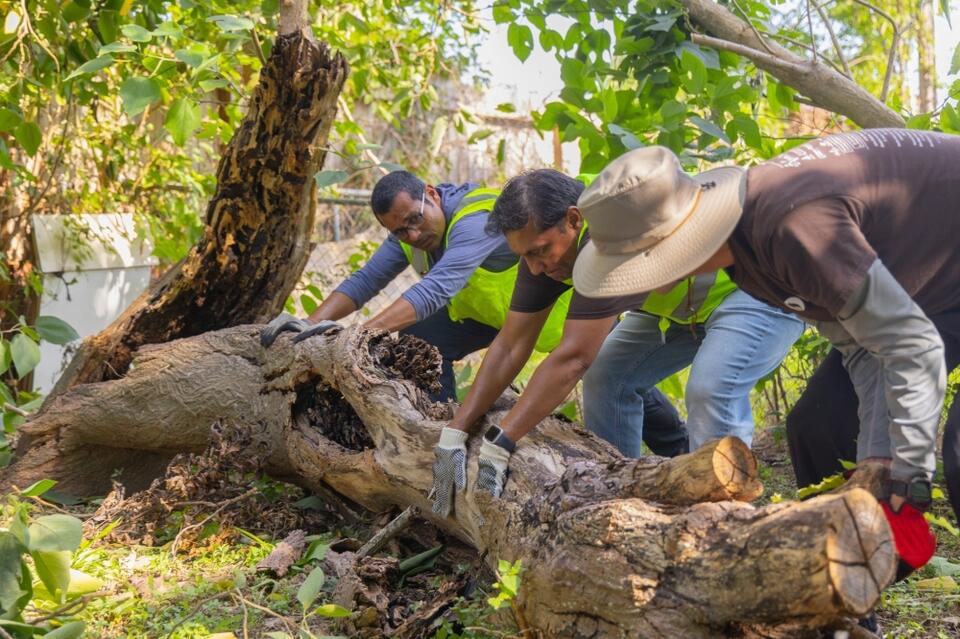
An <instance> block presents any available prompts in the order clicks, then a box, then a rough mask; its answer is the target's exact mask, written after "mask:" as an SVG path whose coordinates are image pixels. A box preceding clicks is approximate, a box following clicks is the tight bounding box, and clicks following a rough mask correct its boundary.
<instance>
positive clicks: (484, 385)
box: [450, 338, 533, 430]
mask: <svg viewBox="0 0 960 639" xmlns="http://www.w3.org/2000/svg"><path fill="white" fill-rule="evenodd" d="M532 351H533V347H532V346H526V345H521V344H509V343H507V340H503V339H499V338H498V339H496V340H494V342H493V344H491V345H490V348H489V349H488V350H487V353H486V355H485V356H484V358H483V363H482V364H480V370H479V371H477V377H476V379H475V380H474V382H473V385H472V386H471V387H470V392H468V393H467V397H466V399H464V401H463V404H462V405H461V406H460V408H458V409H457V412H456V414H454V416H453V419H452V420H451V421H450V428H455V429H457V430H469V428H470V427H471V426H472V425H473V424H475V423H476V422H477V420H478V419H480V418H481V417H482V416H483V414H484V413H486V412H487V410H489V409H490V406H492V405H493V403H494V402H495V401H497V398H498V397H500V395H501V394H502V393H503V391H504V390H506V388H507V386H509V385H510V382H512V381H513V379H514V378H515V377H516V376H517V374H518V373H519V372H520V370H521V369H522V368H523V365H524V364H525V363H526V362H527V360H528V359H529V358H530V353H531V352H532Z"/></svg>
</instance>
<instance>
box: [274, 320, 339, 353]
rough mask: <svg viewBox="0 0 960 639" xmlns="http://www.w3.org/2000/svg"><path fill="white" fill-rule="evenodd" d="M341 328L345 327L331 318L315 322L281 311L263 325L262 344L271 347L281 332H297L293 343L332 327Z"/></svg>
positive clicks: (322, 332) (324, 331) (321, 333)
mask: <svg viewBox="0 0 960 639" xmlns="http://www.w3.org/2000/svg"><path fill="white" fill-rule="evenodd" d="M334 328H337V329H340V328H343V327H342V326H341V325H340V324H338V323H336V322H332V321H330V320H321V321H319V322H317V323H316V324H314V323H313V322H310V321H309V320H304V319H299V318H297V317H294V316H293V315H291V314H290V313H280V314H279V315H277V316H276V317H275V318H274V319H272V320H270V323H269V324H267V325H266V326H265V327H263V330H261V331H260V345H261V346H263V347H264V348H270V346H272V345H273V343H274V342H275V341H277V337H279V336H280V333H284V332H288V331H289V332H291V333H297V336H296V337H294V338H293V343H294V344H296V343H297V342H300V341H303V340H305V339H307V338H308V337H313V336H314V335H323V334H324V333H326V332H327V331H329V330H331V329H334Z"/></svg>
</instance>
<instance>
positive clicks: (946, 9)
mask: <svg viewBox="0 0 960 639" xmlns="http://www.w3.org/2000/svg"><path fill="white" fill-rule="evenodd" d="M940 13H942V14H943V17H944V18H946V19H947V26H948V27H950V28H951V29H952V28H953V24H952V23H951V22H950V0H940Z"/></svg>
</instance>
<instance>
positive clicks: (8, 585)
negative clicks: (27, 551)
mask: <svg viewBox="0 0 960 639" xmlns="http://www.w3.org/2000/svg"><path fill="white" fill-rule="evenodd" d="M23 550H24V549H23V546H21V545H20V542H19V541H18V540H17V538H16V537H15V536H14V535H13V534H12V533H9V532H6V531H0V616H4V617H16V616H19V612H20V611H21V610H22V609H23V606H25V605H26V604H27V602H28V601H30V597H31V596H32V595H33V589H32V588H31V586H30V573H29V570H28V572H27V578H26V580H24V579H23V570H24V569H25V568H26V567H27V566H26V564H25V563H24V562H23V559H22V553H23Z"/></svg>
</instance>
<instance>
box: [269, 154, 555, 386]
mask: <svg viewBox="0 0 960 639" xmlns="http://www.w3.org/2000/svg"><path fill="white" fill-rule="evenodd" d="M498 194H499V191H497V190H496V189H488V188H480V187H478V186H477V185H476V184H470V183H467V184H461V185H459V186H458V185H454V184H438V185H436V186H433V185H430V184H425V183H424V182H423V181H422V180H420V178H418V177H416V176H415V175H413V174H411V173H409V172H407V171H394V172H392V173H390V174H388V175H386V176H384V177H383V178H382V179H381V180H380V181H379V182H378V183H377V184H376V186H375V187H374V189H373V193H372V195H371V198H370V204H371V207H372V208H373V212H374V214H375V215H376V217H377V220H378V221H379V222H380V224H381V225H382V226H383V227H384V228H385V229H387V231H388V232H389V235H388V237H387V239H386V240H385V241H384V242H383V243H382V244H381V245H380V247H379V248H378V249H377V251H376V252H375V253H374V254H373V256H372V257H371V258H370V260H369V261H368V262H367V264H365V265H364V266H363V268H361V269H360V270H359V271H357V272H356V273H354V274H352V275H351V276H350V277H348V278H347V279H346V280H344V281H343V282H342V283H341V284H340V285H339V286H338V287H337V288H336V289H335V290H334V291H333V292H332V293H331V294H330V295H329V296H328V297H327V299H325V300H324V301H323V303H322V304H321V305H320V306H319V307H317V309H316V310H315V311H314V312H313V313H311V314H310V317H309V318H308V319H307V320H306V321H305V320H300V319H296V318H294V317H292V316H290V315H286V314H285V315H284V316H281V317H278V318H277V319H275V320H274V321H273V322H271V323H270V325H268V327H267V328H266V329H264V331H263V333H262V335H261V342H262V343H263V345H264V346H269V345H270V344H272V343H273V341H274V340H275V339H276V336H277V335H278V334H279V333H280V332H282V331H294V332H297V333H299V334H298V335H297V336H296V337H295V338H294V339H295V341H299V340H302V339H306V338H307V337H310V336H312V335H317V334H322V333H323V332H325V331H327V330H329V329H330V328H332V327H334V326H336V323H335V322H336V321H337V320H340V319H342V318H344V317H346V316H348V315H350V314H351V313H353V312H355V311H356V310H357V309H359V308H362V307H363V305H364V304H366V303H367V302H368V301H369V300H370V299H371V298H373V297H374V296H375V295H376V294H377V293H379V292H380V291H381V290H382V289H383V288H384V287H385V286H386V285H387V284H389V283H390V282H391V281H392V280H393V279H394V278H395V277H397V275H399V274H400V273H401V272H402V271H403V270H404V269H406V268H407V267H408V266H413V268H414V269H415V270H416V271H417V273H418V275H420V277H421V279H420V281H419V282H417V283H416V284H414V285H413V286H411V287H410V288H408V289H407V290H406V291H404V293H403V294H402V295H401V296H400V297H399V298H398V299H396V300H395V301H394V302H393V303H392V304H390V305H389V306H388V307H387V308H385V309H384V310H382V311H381V312H380V313H378V314H377V315H376V316H374V317H373V318H371V319H370V320H369V321H367V322H366V323H365V324H364V326H365V327H366V328H379V329H384V330H387V331H391V332H393V331H400V332H401V333H406V334H410V335H416V336H417V337H420V338H422V339H423V340H425V341H427V342H428V343H430V344H432V345H433V346H435V347H436V348H437V349H438V350H439V351H440V354H441V356H442V358H443V367H442V374H441V385H442V390H441V391H440V392H439V393H438V394H436V395H435V396H434V397H433V399H435V400H437V401H445V400H448V399H454V398H455V391H456V384H455V379H454V374H453V362H454V361H457V360H459V359H463V358H464V357H466V356H467V355H469V354H470V353H472V352H474V351H477V350H480V349H483V348H486V347H487V346H489V344H490V342H492V341H493V338H494V337H496V335H497V332H498V330H499V329H500V327H501V326H503V322H504V320H505V318H506V314H507V310H508V308H509V306H510V296H511V294H512V292H513V283H514V280H515V279H516V274H517V260H518V258H517V256H516V255H515V254H514V253H513V252H512V251H511V250H510V248H509V246H507V242H506V239H505V238H504V237H503V236H502V235H496V236H492V235H489V234H488V233H487V232H486V231H485V226H486V222H487V214H488V213H489V212H490V210H491V209H492V208H493V203H494V201H495V200H496V198H497V195H498ZM558 306H559V307H560V308H558V309H557V311H556V314H555V318H554V319H553V320H552V322H548V325H547V327H545V328H544V331H543V332H542V333H541V336H540V340H539V341H538V343H537V347H538V349H540V350H549V349H550V348H552V346H554V345H555V344H556V342H557V341H559V338H560V331H561V330H562V324H563V316H564V315H565V311H566V307H565V306H563V305H562V304H560V305H558Z"/></svg>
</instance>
